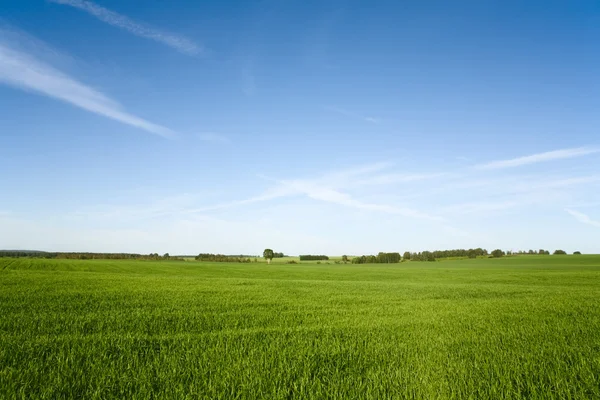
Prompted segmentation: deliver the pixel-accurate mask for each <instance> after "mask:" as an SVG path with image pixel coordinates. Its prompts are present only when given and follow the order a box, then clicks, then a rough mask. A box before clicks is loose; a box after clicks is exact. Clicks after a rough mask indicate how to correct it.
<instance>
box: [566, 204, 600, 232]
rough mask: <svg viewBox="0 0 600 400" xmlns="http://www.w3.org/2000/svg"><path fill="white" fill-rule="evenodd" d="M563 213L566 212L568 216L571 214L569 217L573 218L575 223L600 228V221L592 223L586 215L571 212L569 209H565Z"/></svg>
mask: <svg viewBox="0 0 600 400" xmlns="http://www.w3.org/2000/svg"><path fill="white" fill-rule="evenodd" d="M565 211H566V212H568V213H569V214H571V216H573V217H574V218H575V219H576V220H577V221H579V222H581V223H584V224H587V225H592V226H595V227H598V228H600V221H594V220H593V219H591V218H590V217H589V216H588V215H586V214H584V213H582V212H579V211H575V210H571V209H569V208H566V209H565Z"/></svg>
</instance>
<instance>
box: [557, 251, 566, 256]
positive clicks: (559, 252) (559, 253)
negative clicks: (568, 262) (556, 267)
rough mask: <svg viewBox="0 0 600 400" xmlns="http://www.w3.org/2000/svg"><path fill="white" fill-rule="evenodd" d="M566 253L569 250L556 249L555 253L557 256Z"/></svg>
mask: <svg viewBox="0 0 600 400" xmlns="http://www.w3.org/2000/svg"><path fill="white" fill-rule="evenodd" d="M565 254H567V252H566V251H564V250H554V255H555V256H563V255H565Z"/></svg>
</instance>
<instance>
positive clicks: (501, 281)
mask: <svg viewBox="0 0 600 400" xmlns="http://www.w3.org/2000/svg"><path fill="white" fill-rule="evenodd" d="M599 299H600V256H520V257H512V258H503V259H476V260H457V261H445V262H435V263H425V262H407V263H401V264H390V265H381V264H379V265H350V264H347V265H337V264H333V263H331V264H330V265H327V264H321V265H317V264H314V263H310V264H305V263H302V264H297V265H285V264H279V263H277V264H272V265H270V266H267V265H266V264H265V263H264V262H263V263H251V264H229V263H200V262H192V261H189V262H152V261H120V260H114V261H112V260H106V261H105V260H88V261H79V260H42V259H1V258H0V398H3V399H12V398H23V399H36V398H44V399H71V398H86V399H95V398H97V399H101V398H127V399H148V398H161V399H163V398H164V399H176V398H182V399H183V398H189V399H194V398H207V399H208V398H210V399H215V398H265V399H284V398H286V399H289V398H297V399H309V398H314V399H324V398H372V399H383V398H415V399H438V398H439V399H447V398H455V399H469V398H472V399H480V398H511V399H525V398H527V399H552V398H556V399H559V398H575V399H590V398H600V300H599Z"/></svg>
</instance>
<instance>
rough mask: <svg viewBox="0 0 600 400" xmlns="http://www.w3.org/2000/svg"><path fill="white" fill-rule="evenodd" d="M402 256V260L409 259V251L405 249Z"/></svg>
mask: <svg viewBox="0 0 600 400" xmlns="http://www.w3.org/2000/svg"><path fill="white" fill-rule="evenodd" d="M402 258H404V261H408V260H410V251H405V252H404V255H403V256H402Z"/></svg>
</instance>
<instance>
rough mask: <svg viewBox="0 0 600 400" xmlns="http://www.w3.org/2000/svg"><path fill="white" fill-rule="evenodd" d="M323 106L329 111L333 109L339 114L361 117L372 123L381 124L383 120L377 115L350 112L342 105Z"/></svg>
mask: <svg viewBox="0 0 600 400" xmlns="http://www.w3.org/2000/svg"><path fill="white" fill-rule="evenodd" d="M323 108H324V109H325V110H327V111H333V112H336V113H338V114H341V115H345V116H346V117H351V118H356V119H361V120H363V121H364V122H369V123H371V124H380V123H381V122H382V121H381V119H380V118H375V117H371V116H367V115H360V114H356V113H353V112H350V111H348V110H346V109H344V108H341V107H333V106H326V107H323Z"/></svg>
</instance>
